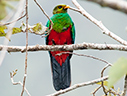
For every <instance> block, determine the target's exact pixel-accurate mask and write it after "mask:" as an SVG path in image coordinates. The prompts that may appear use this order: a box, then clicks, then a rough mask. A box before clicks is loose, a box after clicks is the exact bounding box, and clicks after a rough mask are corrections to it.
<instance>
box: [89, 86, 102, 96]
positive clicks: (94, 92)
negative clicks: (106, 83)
mask: <svg viewBox="0 0 127 96" xmlns="http://www.w3.org/2000/svg"><path fill="white" fill-rule="evenodd" d="M100 88H101V86H99V87H97V88H96V89H95V90H94V91H93V92H92V93H91V94H93V96H95V94H96V92H97V91H98V90H99V89H100Z"/></svg>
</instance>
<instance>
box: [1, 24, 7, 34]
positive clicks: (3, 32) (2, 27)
mask: <svg viewBox="0 0 127 96" xmlns="http://www.w3.org/2000/svg"><path fill="white" fill-rule="evenodd" d="M5 29H7V26H0V36H6V33H5V31H4V30H5Z"/></svg>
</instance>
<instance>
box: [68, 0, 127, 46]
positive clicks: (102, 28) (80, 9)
mask: <svg viewBox="0 0 127 96" xmlns="http://www.w3.org/2000/svg"><path fill="white" fill-rule="evenodd" d="M72 2H73V4H74V5H75V6H76V7H77V8H78V11H77V12H79V13H81V14H82V15H83V16H85V17H86V18H87V19H89V20H90V21H91V22H93V23H94V24H95V25H97V26H98V27H99V28H100V29H101V31H102V32H103V34H106V35H108V36H110V37H111V38H113V39H114V40H116V41H118V42H119V43H121V44H123V45H127V41H125V40H123V39H122V38H120V37H119V36H117V35H115V34H114V33H112V32H111V31H109V30H108V29H107V28H106V27H105V26H104V25H103V24H102V22H101V21H98V20H96V19H95V18H94V17H92V16H91V15H90V14H89V13H87V12H86V11H85V10H84V9H83V8H82V7H81V6H80V4H79V3H78V2H77V1H76V0H72ZM70 9H72V10H75V11H76V9H75V8H72V7H70Z"/></svg>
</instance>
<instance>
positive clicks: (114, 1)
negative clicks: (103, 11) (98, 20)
mask: <svg viewBox="0 0 127 96" xmlns="http://www.w3.org/2000/svg"><path fill="white" fill-rule="evenodd" d="M87 1H91V2H95V3H97V4H100V5H101V6H102V7H110V8H112V9H115V10H119V11H121V12H124V13H126V14H127V1H125V0H87Z"/></svg>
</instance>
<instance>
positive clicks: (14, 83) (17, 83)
mask: <svg viewBox="0 0 127 96" xmlns="http://www.w3.org/2000/svg"><path fill="white" fill-rule="evenodd" d="M10 77H11V82H12V84H13V85H21V86H23V84H22V83H21V81H19V82H14V79H13V77H14V76H13V75H12V73H11V72H10ZM24 90H25V91H26V93H27V95H28V96H31V95H30V93H29V92H28V90H27V89H26V87H24Z"/></svg>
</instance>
